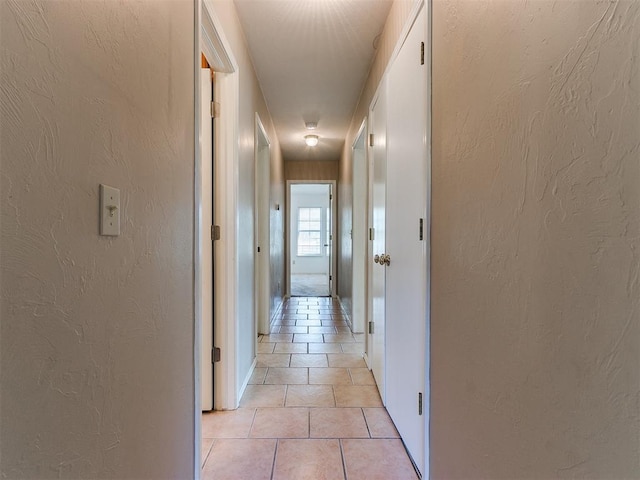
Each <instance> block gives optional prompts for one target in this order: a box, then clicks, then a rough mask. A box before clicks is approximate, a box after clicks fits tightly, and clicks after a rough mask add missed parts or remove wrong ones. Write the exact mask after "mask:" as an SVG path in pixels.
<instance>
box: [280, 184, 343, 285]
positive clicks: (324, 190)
mask: <svg viewBox="0 0 640 480" xmlns="http://www.w3.org/2000/svg"><path fill="white" fill-rule="evenodd" d="M333 190H334V185H333V182H325V183H291V184H290V185H289V189H288V196H289V201H288V202H287V204H288V205H289V209H288V213H289V215H288V227H289V229H288V230H289V235H288V237H289V238H288V240H289V241H288V246H289V248H288V266H289V268H288V273H289V275H288V285H289V295H290V296H292V297H329V296H333V294H334V291H333V289H334V288H333V284H334V281H333V276H334V274H333V272H334V271H335V270H334V268H335V266H334V252H333V249H334V242H333V239H334V230H335V228H334V217H335V215H334V212H333V203H334V202H333Z"/></svg>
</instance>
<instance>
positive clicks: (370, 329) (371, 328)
mask: <svg viewBox="0 0 640 480" xmlns="http://www.w3.org/2000/svg"><path fill="white" fill-rule="evenodd" d="M373 331H374V328H373V322H369V333H373Z"/></svg>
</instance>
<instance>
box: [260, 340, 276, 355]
mask: <svg viewBox="0 0 640 480" xmlns="http://www.w3.org/2000/svg"><path fill="white" fill-rule="evenodd" d="M275 346H276V344H275V343H268V342H259V343H258V353H273V349H274V347H275Z"/></svg>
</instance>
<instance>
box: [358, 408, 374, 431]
mask: <svg viewBox="0 0 640 480" xmlns="http://www.w3.org/2000/svg"><path fill="white" fill-rule="evenodd" d="M360 410H362V416H363V417H364V424H365V425H366V426H367V432H368V433H369V438H373V436H372V435H371V429H370V428H369V421H368V420H367V416H366V415H365V413H364V407H360Z"/></svg>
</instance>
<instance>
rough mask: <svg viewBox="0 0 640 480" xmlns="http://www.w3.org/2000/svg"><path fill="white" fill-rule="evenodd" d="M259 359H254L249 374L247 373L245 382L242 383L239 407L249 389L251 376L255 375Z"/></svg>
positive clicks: (239, 393)
mask: <svg viewBox="0 0 640 480" xmlns="http://www.w3.org/2000/svg"><path fill="white" fill-rule="evenodd" d="M257 361H258V359H257V358H254V359H253V363H252V364H251V367H250V368H249V373H247V376H246V378H245V379H244V382H242V387H240V391H239V392H238V405H240V400H241V399H242V395H244V391H245V390H246V389H247V385H249V380H251V375H253V371H254V370H255V368H256V363H257Z"/></svg>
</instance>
